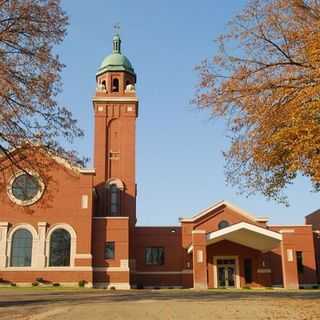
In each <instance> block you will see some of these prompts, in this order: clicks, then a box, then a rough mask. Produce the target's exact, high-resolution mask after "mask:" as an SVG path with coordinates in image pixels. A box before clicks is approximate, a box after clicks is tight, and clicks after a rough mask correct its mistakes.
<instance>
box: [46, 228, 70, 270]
mask: <svg viewBox="0 0 320 320" xmlns="http://www.w3.org/2000/svg"><path fill="white" fill-rule="evenodd" d="M70 248H71V237H70V233H69V232H68V231H66V230H64V229H57V230H55V231H53V232H52V234H51V237H50V259H49V266H50V267H66V266H70Z"/></svg>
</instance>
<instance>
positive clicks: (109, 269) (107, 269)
mask: <svg viewBox="0 0 320 320" xmlns="http://www.w3.org/2000/svg"><path fill="white" fill-rule="evenodd" d="M92 269H93V271H94V272H129V271H130V269H129V268H128V267H93V268H92Z"/></svg>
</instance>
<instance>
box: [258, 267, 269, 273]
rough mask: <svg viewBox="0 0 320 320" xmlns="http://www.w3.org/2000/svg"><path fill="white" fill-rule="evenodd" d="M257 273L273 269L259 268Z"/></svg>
mask: <svg viewBox="0 0 320 320" xmlns="http://www.w3.org/2000/svg"><path fill="white" fill-rule="evenodd" d="M257 273H271V269H268V268H260V269H257Z"/></svg>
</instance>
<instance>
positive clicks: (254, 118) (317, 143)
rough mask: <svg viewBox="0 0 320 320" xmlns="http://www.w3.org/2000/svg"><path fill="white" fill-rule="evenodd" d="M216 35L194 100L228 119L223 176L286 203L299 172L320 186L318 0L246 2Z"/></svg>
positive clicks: (248, 190)
mask: <svg viewBox="0 0 320 320" xmlns="http://www.w3.org/2000/svg"><path fill="white" fill-rule="evenodd" d="M217 42H218V44H219V51H218V53H217V54H216V55H215V56H214V57H213V59H212V60H206V61H204V62H202V63H201V64H200V65H199V66H198V67H197V70H198V72H199V75H200V82H199V88H198V91H197V94H196V97H195V103H196V104H197V105H198V106H199V107H201V108H210V110H211V111H212V114H213V116H219V117H223V118H225V119H226V121H227V124H228V127H229V129H230V132H231V143H230V148H229V150H227V151H226V152H225V157H226V175H227V181H228V182H229V183H231V184H234V185H237V186H239V187H240V191H241V192H244V193H245V194H247V195H249V194H252V193H256V192H261V193H263V194H264V195H265V196H266V197H267V198H273V199H276V200H278V201H280V202H284V203H286V197H285V194H284V192H283V191H284V189H285V187H286V186H287V185H288V184H290V183H292V181H293V180H294V178H295V177H296V175H297V174H303V175H305V176H307V177H309V178H310V180H311V181H312V184H313V186H314V188H315V189H316V190H318V189H319V185H320V2H319V1H315V0H310V1H303V0H295V1H294V0H272V1H264V0H254V1H250V2H249V4H248V6H247V7H246V8H245V10H244V11H243V12H242V13H241V14H239V15H238V16H236V17H235V18H234V19H233V20H232V21H231V22H230V25H229V32H228V33H227V34H224V35H222V36H221V37H220V38H219V39H218V40H217Z"/></svg>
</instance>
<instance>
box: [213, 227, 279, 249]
mask: <svg viewBox="0 0 320 320" xmlns="http://www.w3.org/2000/svg"><path fill="white" fill-rule="evenodd" d="M221 240H229V241H232V242H236V243H239V244H241V245H244V246H246V247H250V248H253V249H256V250H259V251H263V252H266V251H269V250H271V249H273V248H275V247H277V246H278V245H279V243H280V241H281V240H282V235H281V234H280V233H277V232H274V231H270V230H268V229H265V228H261V227H258V226H256V225H253V224H249V223H246V222H240V223H237V224H234V225H231V226H229V227H226V228H224V229H221V230H218V231H214V232H210V233H208V234H207V245H210V244H213V243H217V242H219V241H221Z"/></svg>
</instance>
